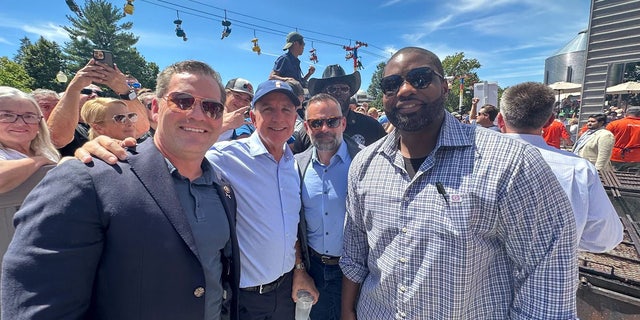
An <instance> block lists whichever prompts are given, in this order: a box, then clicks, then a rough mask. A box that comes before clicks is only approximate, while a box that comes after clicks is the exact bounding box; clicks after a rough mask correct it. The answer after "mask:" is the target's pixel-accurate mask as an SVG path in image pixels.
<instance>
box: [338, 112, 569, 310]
mask: <svg viewBox="0 0 640 320" xmlns="http://www.w3.org/2000/svg"><path fill="white" fill-rule="evenodd" d="M398 143H399V135H398V133H397V131H394V132H392V133H390V134H389V135H388V136H387V137H386V138H384V139H382V140H381V141H378V142H376V143H375V144H373V145H371V146H369V147H368V148H366V149H364V150H363V151H361V152H360V153H359V154H358V155H357V156H356V157H355V159H354V160H353V162H352V164H351V168H350V171H349V181H348V189H347V192H348V197H347V215H348V217H347V226H346V228H345V235H344V239H345V240H344V251H343V255H342V259H341V260H340V266H341V267H342V270H343V272H344V274H345V276H346V277H347V278H349V279H350V280H352V281H354V282H356V283H360V284H361V289H360V290H361V291H360V300H359V302H358V306H357V310H356V312H357V316H358V319H359V320H366V319H376V320H378V319H573V318H575V316H576V301H575V291H576V289H577V274H578V272H577V264H576V261H577V257H576V230H575V229H576V227H575V222H574V220H573V213H572V210H571V205H570V203H569V201H568V199H567V197H566V195H565V193H564V192H563V190H562V188H561V187H560V185H559V184H558V182H557V180H556V179H555V178H554V176H553V173H552V172H551V170H550V168H549V167H548V165H547V164H546V163H545V161H544V159H542V157H541V156H540V153H539V152H538V151H537V150H535V148H534V147H533V146H530V145H526V144H522V143H520V142H517V141H515V140H513V139H510V138H507V137H503V136H501V135H500V134H497V133H495V132H492V131H489V130H484V129H476V127H475V126H469V125H464V124H461V123H459V122H458V121H457V120H456V119H455V118H454V117H453V116H450V115H446V116H445V121H444V123H443V125H442V128H441V131H440V135H439V137H438V139H437V143H436V146H435V148H434V150H433V151H432V152H431V153H430V154H429V155H428V156H427V158H426V160H425V161H424V163H423V164H422V165H421V167H420V169H419V171H418V172H417V173H416V175H415V177H413V179H411V178H410V177H409V175H408V174H407V172H406V170H405V169H404V163H403V158H402V155H401V153H400V152H398V148H397V146H398ZM436 184H442V187H443V189H444V192H442V191H441V192H440V193H439V192H438V191H437V188H436ZM540 186H542V187H540Z"/></svg>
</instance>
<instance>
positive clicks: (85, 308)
mask: <svg viewBox="0 0 640 320" xmlns="http://www.w3.org/2000/svg"><path fill="white" fill-rule="evenodd" d="M96 76H99V75H96ZM156 93H157V97H156V98H155V99H154V100H153V103H152V105H153V107H152V111H153V113H154V115H153V116H154V119H155V120H157V121H158V128H157V130H156V134H155V136H154V139H153V141H151V139H149V140H147V141H145V142H144V143H142V144H140V145H139V146H137V147H136V148H131V149H129V151H128V157H127V160H125V161H119V162H118V163H116V164H115V165H109V164H107V163H105V162H102V161H94V163H93V165H85V164H83V163H81V162H80V161H77V160H70V161H67V162H65V163H63V164H61V165H60V166H58V167H57V168H55V169H53V170H52V171H51V172H50V173H49V174H48V175H47V176H46V177H45V178H44V180H43V181H42V182H41V183H40V184H39V185H38V186H37V187H36V188H35V189H34V190H33V192H32V193H31V194H30V195H29V196H28V197H27V199H26V200H25V202H24V205H23V207H22V208H21V209H20V211H19V212H17V213H16V216H15V220H14V224H15V225H16V232H15V235H14V238H13V240H12V242H11V244H10V246H9V249H8V251H7V253H6V255H5V256H4V261H3V264H2V287H1V288H2V318H3V319H119V320H122V319H153V320H157V319H194V320H195V319H197V320H202V319H216V320H217V319H229V318H230V319H237V298H236V297H237V288H238V283H239V256H238V252H239V250H238V245H237V241H236V234H235V196H234V193H233V191H232V189H231V188H230V186H229V185H228V184H226V183H225V182H224V181H222V180H221V178H219V175H217V174H216V173H215V171H214V170H213V168H212V167H211V165H210V163H209V162H208V161H207V160H206V159H205V158H204V155H205V152H206V151H207V149H208V148H209V147H210V146H211V145H212V144H213V143H214V142H215V141H216V139H217V138H218V135H219V133H220V130H221V125H222V111H223V105H224V100H225V93H224V87H223V86H222V83H221V82H220V77H219V75H218V74H217V73H216V72H215V71H214V70H213V69H211V68H210V67H209V66H208V65H206V64H204V63H202V62H197V61H184V62H179V63H176V64H174V65H171V66H169V67H168V68H167V69H165V70H164V71H163V72H162V73H161V74H160V75H159V76H158V85H157V88H156ZM107 121H108V120H107Z"/></svg>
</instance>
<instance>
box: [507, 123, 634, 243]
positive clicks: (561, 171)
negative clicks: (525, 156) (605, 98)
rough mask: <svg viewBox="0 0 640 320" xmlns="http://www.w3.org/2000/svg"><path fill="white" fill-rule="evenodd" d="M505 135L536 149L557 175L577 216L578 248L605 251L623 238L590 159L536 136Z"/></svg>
mask: <svg viewBox="0 0 640 320" xmlns="http://www.w3.org/2000/svg"><path fill="white" fill-rule="evenodd" d="M507 136H508V137H510V138H514V139H516V140H519V141H522V142H525V143H528V144H531V145H533V146H534V147H536V148H538V150H539V151H540V154H542V157H543V158H544V160H545V161H546V162H547V164H549V167H551V171H553V174H554V175H555V176H556V178H558V182H560V185H561V186H562V189H564V192H565V193H566V194H567V197H569V201H571V208H572V209H573V214H574V216H575V218H576V229H577V232H576V233H577V236H578V249H579V250H584V251H590V252H606V251H609V250H611V249H613V248H615V246H617V245H618V244H619V243H620V241H622V233H623V227H622V223H621V222H620V218H618V214H617V213H616V209H615V208H614V207H613V204H611V201H610V200H609V197H608V196H607V193H606V191H605V190H604V187H603V186H602V182H600V176H599V175H598V171H597V170H596V167H595V166H594V165H593V164H591V162H589V161H588V160H586V159H583V158H580V157H578V156H576V155H575V154H573V153H571V152H567V151H564V150H559V149H556V148H554V147H552V146H549V145H548V144H547V143H546V142H545V141H544V139H543V138H542V136H539V135H532V134H516V133H509V134H507Z"/></svg>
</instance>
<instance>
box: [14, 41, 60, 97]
mask: <svg viewBox="0 0 640 320" xmlns="http://www.w3.org/2000/svg"><path fill="white" fill-rule="evenodd" d="M25 40H26V41H25ZM21 41H22V45H21V46H20V49H19V50H18V54H17V55H16V56H17V57H18V56H19V57H20V61H21V62H20V64H22V66H23V67H24V69H25V70H26V71H27V73H28V74H29V76H31V77H32V78H33V79H34V83H33V88H34V89H35V88H45V89H51V90H54V91H64V89H65V87H66V84H64V83H60V82H58V81H57V80H56V74H57V73H58V72H59V71H63V72H64V71H65V67H64V65H63V64H64V57H63V54H62V50H61V49H60V46H59V45H58V44H57V43H55V42H53V41H49V40H46V39H45V38H44V37H40V39H38V41H37V42H36V43H35V44H31V42H30V41H28V38H24V39H22V40H21Z"/></svg>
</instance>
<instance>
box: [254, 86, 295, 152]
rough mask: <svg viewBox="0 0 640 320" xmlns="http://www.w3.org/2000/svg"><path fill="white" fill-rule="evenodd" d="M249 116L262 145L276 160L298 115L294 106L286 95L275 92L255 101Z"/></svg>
mask: <svg viewBox="0 0 640 320" xmlns="http://www.w3.org/2000/svg"><path fill="white" fill-rule="evenodd" d="M250 115H251V121H252V122H253V125H254V126H255V127H256V131H258V134H259V135H260V139H261V140H262V143H263V144H264V146H265V147H266V148H267V150H268V151H269V153H271V154H272V155H274V156H275V157H276V158H278V157H279V155H281V154H282V149H283V147H284V143H285V142H287V140H289V138H291V135H292V134H293V129H294V126H295V123H296V117H297V115H298V114H297V112H296V106H295V105H294V104H293V102H292V101H291V99H289V97H288V96H287V95H286V94H284V93H282V92H277V91H275V92H271V93H269V94H267V95H266V96H264V97H262V98H260V100H258V101H256V102H255V108H254V109H253V110H251V113H250Z"/></svg>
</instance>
